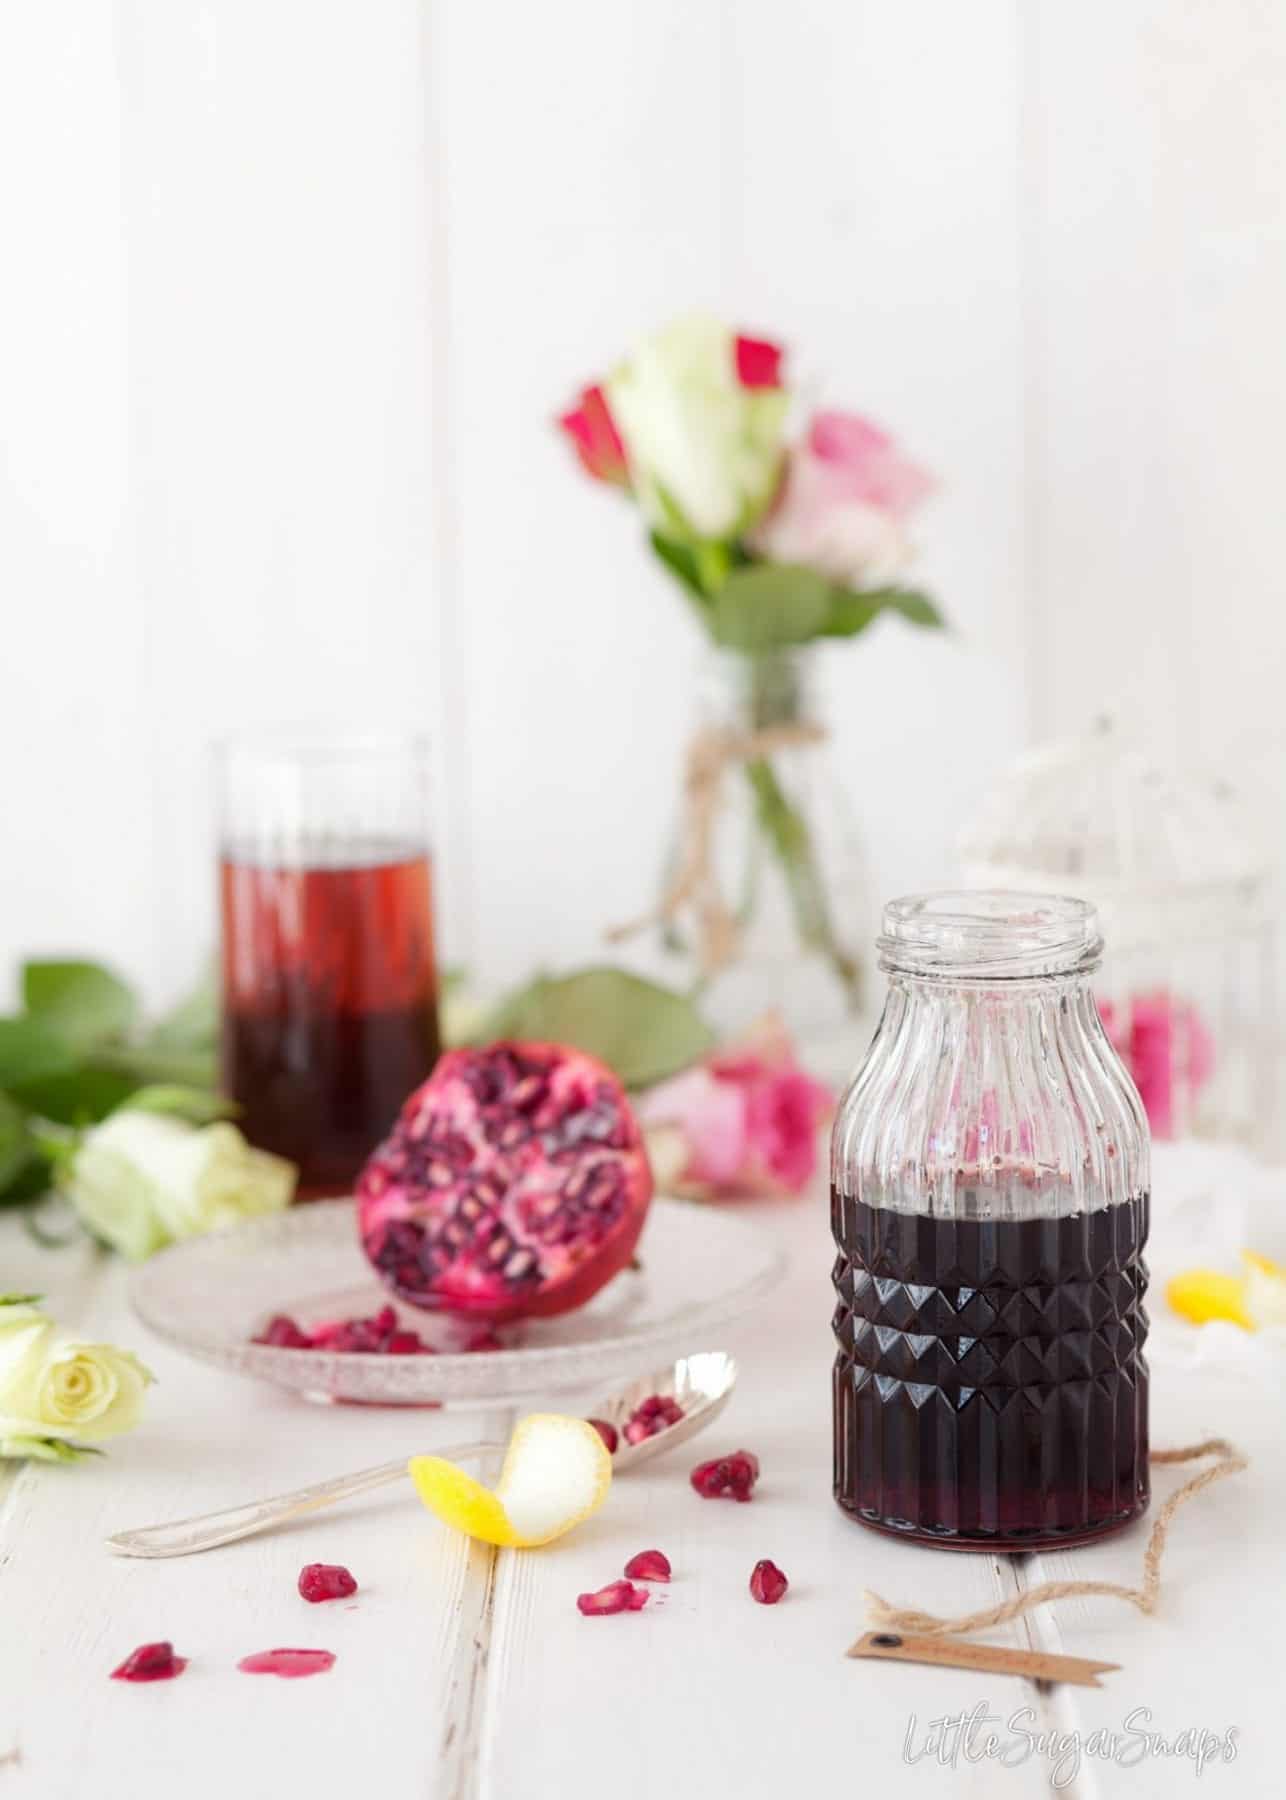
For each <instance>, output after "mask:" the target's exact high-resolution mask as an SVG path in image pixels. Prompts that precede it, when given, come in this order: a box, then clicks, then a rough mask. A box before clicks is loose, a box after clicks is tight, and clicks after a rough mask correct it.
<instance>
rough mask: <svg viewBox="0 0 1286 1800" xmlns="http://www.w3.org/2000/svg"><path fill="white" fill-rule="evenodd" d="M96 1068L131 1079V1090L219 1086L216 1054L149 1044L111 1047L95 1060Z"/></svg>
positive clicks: (113, 1045)
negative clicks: (148, 1087) (153, 1086)
mask: <svg viewBox="0 0 1286 1800" xmlns="http://www.w3.org/2000/svg"><path fill="white" fill-rule="evenodd" d="M94 1062H95V1066H96V1067H98V1068H102V1069H109V1070H111V1071H112V1072H113V1073H114V1074H117V1075H123V1076H126V1077H128V1079H129V1084H130V1087H131V1089H133V1088H138V1087H146V1086H151V1085H153V1084H156V1085H161V1086H164V1087H190V1088H210V1089H213V1088H215V1087H217V1086H218V1080H219V1059H218V1057H217V1055H216V1054H215V1052H214V1051H213V1050H196V1049H193V1050H178V1049H170V1048H169V1047H168V1046H163V1047H157V1048H153V1047H152V1046H151V1045H149V1044H111V1045H108V1046H107V1047H106V1048H105V1049H102V1050H100V1051H99V1052H98V1054H97V1055H96V1056H95V1058H94Z"/></svg>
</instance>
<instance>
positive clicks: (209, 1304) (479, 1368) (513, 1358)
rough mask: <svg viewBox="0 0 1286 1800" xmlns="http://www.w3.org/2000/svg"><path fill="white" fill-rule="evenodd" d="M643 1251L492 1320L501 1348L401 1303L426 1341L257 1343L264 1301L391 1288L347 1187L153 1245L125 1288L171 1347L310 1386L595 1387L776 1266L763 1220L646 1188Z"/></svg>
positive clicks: (369, 1300)
mask: <svg viewBox="0 0 1286 1800" xmlns="http://www.w3.org/2000/svg"><path fill="white" fill-rule="evenodd" d="M638 1261H639V1265H640V1266H639V1267H638V1268H635V1269H626V1270H624V1271H623V1272H622V1273H621V1274H620V1275H618V1276H616V1278H615V1279H614V1280H613V1281H610V1282H609V1283H608V1284H607V1286H606V1287H605V1288H603V1289H602V1290H601V1292H600V1293H598V1294H596V1295H595V1296H594V1298H593V1300H591V1301H590V1303H589V1304H588V1305H587V1306H582V1307H579V1308H578V1309H577V1310H576V1311H575V1312H570V1313H564V1314H563V1315H562V1317H560V1318H557V1319H539V1320H536V1319H532V1320H527V1321H524V1322H523V1323H522V1324H521V1325H518V1326H514V1327H505V1328H503V1330H502V1334H501V1335H502V1336H503V1337H504V1338H505V1343H506V1347H505V1348H504V1349H503V1350H478V1351H473V1352H470V1353H464V1352H462V1351H461V1350H460V1348H459V1342H460V1337H459V1327H457V1326H455V1325H453V1324H452V1322H451V1321H450V1320H449V1319H447V1318H445V1317H443V1316H442V1315H438V1314H434V1313H427V1312H420V1311H417V1310H416V1309H415V1308H414V1307H409V1306H402V1305H397V1312H398V1315H399V1318H400V1319H401V1320H402V1322H403V1323H404V1324H406V1325H407V1326H409V1327H410V1328H411V1329H412V1330H415V1331H418V1332H419V1334H420V1336H421V1338H423V1339H424V1340H425V1341H426V1342H429V1343H432V1344H434V1345H436V1346H438V1347H439V1348H438V1352H437V1354H436V1355H433V1356H425V1355H419V1356H381V1355H365V1356H363V1355H354V1354H352V1353H351V1352H349V1353H341V1352H335V1351H330V1350H286V1349H281V1348H278V1347H276V1346H274V1345H270V1344H256V1343H252V1342H251V1340H252V1338H253V1337H254V1336H255V1334H256V1332H259V1331H262V1330H263V1328H264V1326H265V1325H266V1323H267V1322H268V1320H269V1319H270V1318H271V1317H272V1315H273V1314H274V1313H288V1314H289V1315H290V1317H291V1318H293V1319H295V1320H296V1321H297V1322H298V1323H299V1324H300V1325H301V1326H303V1327H305V1328H315V1327H316V1326H318V1325H320V1324H322V1323H323V1322H324V1321H327V1320H332V1319H341V1318H353V1317H358V1316H362V1315H366V1314H370V1313H373V1312H375V1311H377V1310H378V1309H379V1308H380V1307H381V1306H387V1305H389V1304H391V1303H392V1302H391V1296H390V1295H389V1293H388V1291H387V1289H386V1288H384V1287H383V1286H382V1285H381V1284H380V1282H379V1281H378V1280H377V1279H376V1277H375V1276H374V1274H373V1273H372V1272H371V1269H370V1267H369V1265H368V1263H367V1261H366V1258H365V1257H364V1256H363V1254H362V1251H361V1247H360V1245H359V1244H358V1241H357V1233H356V1229H355V1224H354V1219H353V1203H352V1201H351V1200H323V1201H318V1202H315V1203H314V1204H312V1205H308V1206H298V1207H292V1208H291V1209H290V1210H289V1211H287V1212H284V1213H277V1214H274V1215H273V1216H271V1217H269V1218H261V1219H252V1220H249V1221H247V1223H246V1224H244V1225H237V1226H233V1227H232V1228H231V1229H229V1230H226V1231H216V1232H212V1233H211V1234H210V1235H209V1236H208V1237H200V1238H191V1239H189V1240H188V1241H187V1242H185V1243H182V1244H175V1245H172V1246H171V1248H170V1249H168V1250H162V1251H161V1252H160V1253H159V1255H157V1256H154V1257H152V1258H151V1259H150V1261H148V1262H146V1263H144V1264H142V1266H141V1267H140V1268H138V1269H136V1270H135V1272H134V1274H133V1277H132V1278H131V1281H130V1300H131V1303H132V1304H133V1307H134V1311H135V1312H136V1313H137V1314H138V1316H139V1318H140V1319H141V1320H142V1321H143V1323H144V1324H145V1325H146V1326H147V1327H148V1328H149V1330H151V1331H154V1332H155V1333H156V1334H157V1336H158V1337H161V1338H164V1339H165V1341H166V1342H167V1343H170V1344H173V1345H174V1346H175V1348H176V1349H179V1350H183V1351H186V1352H187V1353H188V1354H189V1355H191V1356H195V1357H198V1358H199V1359H200V1360H201V1361H203V1362H211V1363H218V1364H220V1365H221V1366H222V1367H224V1368H228V1369H235V1370H236V1371H237V1372H238V1373H239V1374H242V1375H252V1376H255V1377H257V1378H258V1379H259V1380H261V1381H270V1382H274V1383H275V1384H276V1385H277V1386H278V1387H284V1388H291V1389H293V1390H294V1391H295V1392H296V1393H300V1394H304V1395H306V1396H307V1397H308V1398H310V1399H315V1400H356V1401H365V1402H367V1403H368V1404H370V1403H375V1404H384V1405H401V1406H431V1405H437V1406H477V1405H478V1404H479V1403H487V1402H491V1401H499V1402H504V1401H508V1400H511V1399H517V1398H519V1397H535V1396H540V1395H543V1394H552V1393H557V1392H562V1391H572V1390H575V1389H585V1388H589V1387H600V1386H602V1385H603V1384H604V1383H610V1382H611V1381H612V1380H614V1379H617V1378H622V1377H631V1376H637V1375H640V1374H643V1373H644V1372H645V1371H647V1370H649V1369H652V1368H655V1367H658V1366H659V1365H661V1364H663V1363H665V1362H668V1361H671V1360H672V1359H673V1358H675V1357H678V1356H682V1355H684V1354H685V1353H687V1352H690V1351H693V1350H708V1349H710V1348H712V1347H717V1345H718V1334H719V1332H720V1331H722V1330H725V1329H726V1328H727V1327H728V1326H729V1325H731V1324H733V1322H734V1321H735V1320H737V1319H740V1318H741V1317H743V1315H744V1314H746V1313H747V1312H749V1311H750V1310H751V1308H752V1307H754V1306H756V1305H758V1304H759V1302H760V1301H762V1300H764V1299H765V1298H766V1297H767V1296H768V1295H769V1294H770V1293H771V1292H772V1291H773V1289H774V1288H775V1287H776V1286H777V1285H778V1284H779V1282H780V1281H781V1278H782V1275H783V1273H784V1272H785V1267H786V1258H785V1255H784V1253H783V1251H782V1250H781V1248H780V1246H779V1245H778V1244H777V1243H776V1241H775V1240H774V1239H773V1238H772V1237H771V1236H770V1235H769V1234H768V1233H767V1232H766V1231H765V1230H764V1229H763V1228H762V1227H761V1226H758V1225H754V1224H748V1223H747V1222H746V1221H745V1220H744V1219H741V1218H738V1217H737V1216H736V1215H735V1214H732V1213H729V1212H726V1211H721V1210H715V1209H713V1208H711V1207H707V1206H696V1205H691V1204H688V1203H686V1202H684V1201H680V1200H666V1199H658V1200H654V1201H653V1203H652V1207H651V1211H650V1212H649V1214H648V1221H647V1226H646V1228H645V1230H644V1233H643V1237H642V1239H641V1240H640V1243H639V1249H638ZM471 1329H472V1330H474V1331H476V1330H477V1326H476V1325H475V1326H473V1327H472V1328H471ZM453 1333H454V1334H455V1339H454V1346H453V1338H452V1334H453Z"/></svg>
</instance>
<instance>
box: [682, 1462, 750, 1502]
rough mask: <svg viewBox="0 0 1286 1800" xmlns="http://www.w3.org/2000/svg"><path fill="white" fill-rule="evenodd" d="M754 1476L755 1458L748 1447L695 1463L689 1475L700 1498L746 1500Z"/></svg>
mask: <svg viewBox="0 0 1286 1800" xmlns="http://www.w3.org/2000/svg"><path fill="white" fill-rule="evenodd" d="M758 1479H759V1458H758V1457H757V1456H752V1455H751V1453H750V1451H749V1450H734V1451H733V1453H732V1455H731V1456H717V1457H715V1458H714V1459H713V1461H711V1462H703V1463H698V1464H697V1466H696V1468H695V1469H693V1471H692V1475H691V1481H692V1485H693V1487H694V1488H695V1489H696V1490H697V1492H698V1494H700V1496H701V1498H702V1499H703V1500H720V1499H724V1498H728V1499H731V1500H749V1499H750V1496H751V1493H752V1492H753V1489H754V1485H755V1483H756V1481H758Z"/></svg>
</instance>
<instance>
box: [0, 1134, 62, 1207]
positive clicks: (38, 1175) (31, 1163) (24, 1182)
mask: <svg viewBox="0 0 1286 1800" xmlns="http://www.w3.org/2000/svg"><path fill="white" fill-rule="evenodd" d="M51 1181H52V1175H51V1172H50V1166H49V1164H48V1162H47V1161H46V1160H45V1158H44V1157H43V1156H42V1155H41V1154H39V1151H38V1150H37V1153H36V1154H35V1155H34V1156H32V1157H31V1158H30V1159H29V1160H28V1161H27V1162H25V1163H24V1164H23V1165H22V1167H21V1169H19V1171H18V1173H17V1175H16V1176H14V1177H13V1179H12V1180H11V1181H10V1183H9V1185H8V1187H7V1188H6V1189H5V1190H4V1192H3V1193H2V1194H0V1206H25V1205H26V1203H27V1201H29V1200H39V1198H40V1197H41V1195H42V1194H47V1193H48V1192H49V1188H50V1184H51ZM27 1217H28V1218H29V1217H30V1214H28V1215H27Z"/></svg>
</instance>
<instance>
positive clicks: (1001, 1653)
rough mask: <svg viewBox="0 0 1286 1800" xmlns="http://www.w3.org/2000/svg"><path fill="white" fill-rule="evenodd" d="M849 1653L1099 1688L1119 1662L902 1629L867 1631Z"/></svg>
mask: <svg viewBox="0 0 1286 1800" xmlns="http://www.w3.org/2000/svg"><path fill="white" fill-rule="evenodd" d="M847 1654H848V1655H849V1656H859V1657H870V1656H874V1657H883V1658H886V1659H887V1660H888V1661H890V1662H910V1663H935V1664H937V1665H938V1667H939V1668H948V1669H976V1670H979V1671H980V1672H982V1673H983V1674H986V1675H1026V1676H1029V1677H1030V1678H1031V1679H1032V1680H1034V1681H1068V1682H1071V1683H1073V1684H1074V1685H1075V1686H1077V1687H1098V1686H1099V1685H1100V1684H1099V1679H1098V1678H1099V1676H1100V1675H1102V1674H1105V1673H1106V1672H1107V1671H1108V1670H1110V1669H1119V1668H1120V1666H1121V1665H1120V1663H1111V1662H1092V1661H1091V1660H1090V1659H1089V1658H1088V1657H1084V1656H1054V1655H1051V1654H1050V1653H1049V1652H1047V1651H1044V1650H1006V1649H1003V1648H1000V1647H998V1646H997V1645H994V1644H970V1643H966V1642H965V1641H964V1640H963V1639H960V1638H945V1637H913V1636H910V1635H908V1634H907V1633H906V1632H903V1631H868V1632H866V1633H865V1634H864V1635H863V1636H862V1637H860V1638H858V1640H857V1642H856V1643H855V1644H854V1645H853V1646H852V1648H851V1649H850V1650H849V1651H848V1652H847Z"/></svg>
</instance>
